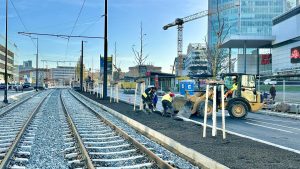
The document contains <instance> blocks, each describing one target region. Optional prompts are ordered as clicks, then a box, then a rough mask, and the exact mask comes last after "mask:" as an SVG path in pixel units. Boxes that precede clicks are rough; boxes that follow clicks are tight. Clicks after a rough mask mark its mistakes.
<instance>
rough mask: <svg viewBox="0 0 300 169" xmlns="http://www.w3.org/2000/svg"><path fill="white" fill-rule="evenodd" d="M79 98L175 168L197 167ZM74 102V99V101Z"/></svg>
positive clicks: (66, 94) (67, 94) (67, 95)
mask: <svg viewBox="0 0 300 169" xmlns="http://www.w3.org/2000/svg"><path fill="white" fill-rule="evenodd" d="M72 93H74V94H75V95H77V96H79V95H78V94H77V93H75V92H73V91H72ZM64 94H65V96H66V97H71V96H70V95H71V94H69V93H67V92H66V91H65V92H64ZM79 99H80V100H82V101H83V102H84V103H86V104H87V105H89V106H90V107H91V108H92V109H93V110H95V111H96V112H97V113H99V114H100V115H101V116H103V117H104V118H106V119H108V120H109V121H111V122H112V123H113V124H115V125H116V126H118V127H119V128H122V129H123V131H125V132H126V133H130V134H129V135H130V136H131V137H133V138H134V139H136V140H137V141H139V142H141V143H143V144H144V145H145V146H146V147H147V148H149V149H151V151H153V152H154V153H155V154H158V155H159V156H160V157H161V158H162V159H163V160H165V161H169V162H170V163H172V164H173V165H175V166H176V167H177V168H198V167H195V166H193V165H192V164H191V163H189V162H187V161H186V160H184V159H182V158H181V157H179V156H177V155H176V154H174V153H172V152H170V151H168V150H167V149H165V148H163V147H162V146H160V145H159V144H157V143H155V142H153V141H151V140H149V139H148V138H146V137H145V136H143V135H141V134H140V133H138V132H137V131H136V130H134V129H133V128H131V127H130V126H128V125H127V124H126V123H124V122H123V121H121V120H119V119H117V118H116V117H114V116H112V115H111V114H110V113H108V112H106V111H104V110H102V109H100V108H99V107H98V106H96V105H95V104H93V103H91V102H89V101H87V100H85V99H84V98H83V97H79ZM74 102H75V101H74Z"/></svg>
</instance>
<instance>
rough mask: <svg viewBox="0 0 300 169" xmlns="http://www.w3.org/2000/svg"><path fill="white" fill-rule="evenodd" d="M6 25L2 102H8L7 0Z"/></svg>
mask: <svg viewBox="0 0 300 169" xmlns="http://www.w3.org/2000/svg"><path fill="white" fill-rule="evenodd" d="M5 18H6V25H5V33H6V36H5V65H4V69H5V72H4V81H5V89H4V100H3V102H4V103H8V100H7V53H8V49H7V37H8V0H6V16H5Z"/></svg>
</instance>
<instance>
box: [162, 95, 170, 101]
mask: <svg viewBox="0 0 300 169" xmlns="http://www.w3.org/2000/svg"><path fill="white" fill-rule="evenodd" d="M164 100H167V101H169V102H172V97H171V96H170V94H165V95H164V96H163V97H162V99H161V101H164Z"/></svg>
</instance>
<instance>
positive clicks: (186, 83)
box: [179, 80, 195, 95]
mask: <svg viewBox="0 0 300 169" xmlns="http://www.w3.org/2000/svg"><path fill="white" fill-rule="evenodd" d="M179 85H180V94H181V95H185V91H186V90H187V91H189V93H190V94H191V95H193V94H194V85H195V82H194V81H193V80H182V81H180V84H179Z"/></svg>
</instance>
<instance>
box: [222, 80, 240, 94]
mask: <svg viewBox="0 0 300 169" xmlns="http://www.w3.org/2000/svg"><path fill="white" fill-rule="evenodd" d="M237 89H238V84H237V82H236V79H235V78H234V79H233V83H232V87H231V88H230V89H229V90H228V91H227V92H226V93H225V95H224V97H225V98H227V97H228V95H230V96H232V94H233V92H234V91H235V90H237Z"/></svg>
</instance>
